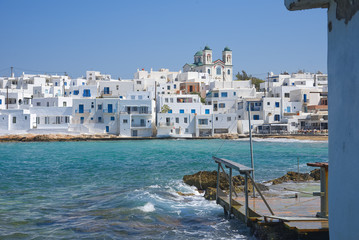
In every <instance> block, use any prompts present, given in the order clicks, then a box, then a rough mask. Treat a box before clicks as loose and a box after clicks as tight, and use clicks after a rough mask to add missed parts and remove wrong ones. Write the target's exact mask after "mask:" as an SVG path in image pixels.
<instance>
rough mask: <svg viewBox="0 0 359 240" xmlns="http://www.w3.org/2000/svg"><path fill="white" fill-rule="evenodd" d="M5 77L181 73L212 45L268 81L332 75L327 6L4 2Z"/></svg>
mask: <svg viewBox="0 0 359 240" xmlns="http://www.w3.org/2000/svg"><path fill="white" fill-rule="evenodd" d="M0 9H1V13H0V76H9V75H10V67H11V66H13V67H14V69H15V74H16V75H19V74H21V73H22V72H25V73H29V74H35V73H49V74H55V73H57V74H64V73H65V72H66V73H67V74H69V75H70V76H71V77H73V78H76V77H81V76H85V75H86V71H87V70H96V71H100V72H101V73H104V74H111V75H112V77H113V78H115V79H117V78H119V77H120V78H121V79H130V78H132V77H133V74H134V73H135V72H136V71H137V69H145V70H150V69H151V68H152V69H153V70H159V69H160V68H168V69H170V71H179V70H182V67H183V65H184V64H186V63H192V62H193V55H194V54H195V53H196V52H197V51H198V50H202V49H203V48H204V47H205V46H206V45H208V46H209V47H210V48H211V49H212V50H213V60H216V59H219V58H222V51H223V49H224V47H226V46H228V47H229V48H230V49H231V50H232V51H233V72H234V73H237V72H239V71H241V70H245V71H246V72H247V73H248V74H252V75H253V76H256V77H259V78H262V79H264V78H265V77H266V76H267V73H268V72H274V73H275V74H279V73H281V72H284V71H287V72H289V73H292V72H297V71H298V70H305V71H308V72H317V71H318V70H319V71H321V72H323V73H326V72H327V16H326V15H327V14H326V10H324V9H313V10H305V11H294V12H291V11H288V10H287V9H286V8H285V6H284V0H221V1H214V0H152V1H148V0H131V1H129V0H126V1H124V0H102V1H93V0H76V1H74V0H61V1H55V0H32V1H28V0H21V1H20V0H0Z"/></svg>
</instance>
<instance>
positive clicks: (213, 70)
mask: <svg viewBox="0 0 359 240" xmlns="http://www.w3.org/2000/svg"><path fill="white" fill-rule="evenodd" d="M212 57H213V54H212V49H210V48H209V47H208V46H206V47H205V48H204V49H203V50H201V51H198V52H196V54H195V55H194V62H193V63H192V64H188V63H186V64H185V65H184V66H183V72H199V73H207V74H208V75H209V76H210V77H211V78H212V79H215V80H219V81H232V80H233V65H232V50H230V49H229V48H228V47H225V48H224V50H223V51H222V60H221V59H217V60H215V61H212Z"/></svg>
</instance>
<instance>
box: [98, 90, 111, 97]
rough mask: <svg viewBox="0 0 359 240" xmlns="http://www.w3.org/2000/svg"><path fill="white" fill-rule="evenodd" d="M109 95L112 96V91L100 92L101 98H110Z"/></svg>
mask: <svg viewBox="0 0 359 240" xmlns="http://www.w3.org/2000/svg"><path fill="white" fill-rule="evenodd" d="M111 95H112V91H101V96H102V97H104V96H105V97H106V96H111Z"/></svg>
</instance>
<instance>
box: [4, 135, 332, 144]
mask: <svg viewBox="0 0 359 240" xmlns="http://www.w3.org/2000/svg"><path fill="white" fill-rule="evenodd" d="M254 137H256V138H284V139H296V140H312V141H327V140H328V136H325V135H255V136H254ZM239 138H248V136H246V135H238V134H232V135H230V134H220V135H215V136H213V137H197V138H188V139H239ZM147 139H168V138H156V137H122V136H117V135H109V134H11V135H0V142H65V141H116V140H147Z"/></svg>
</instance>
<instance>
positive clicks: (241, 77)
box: [236, 70, 264, 91]
mask: <svg viewBox="0 0 359 240" xmlns="http://www.w3.org/2000/svg"><path fill="white" fill-rule="evenodd" d="M236 78H237V80H238V81H244V80H251V81H252V84H253V85H254V86H255V88H256V89H257V91H259V87H260V84H261V83H262V82H264V81H263V80H262V79H260V78H256V77H253V76H252V75H251V74H250V75H248V74H247V73H246V71H244V70H242V74H241V73H240V72H238V73H237V74H236Z"/></svg>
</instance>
